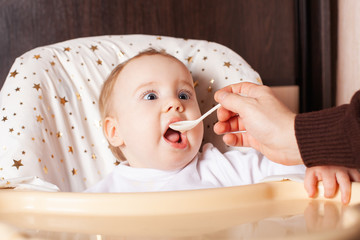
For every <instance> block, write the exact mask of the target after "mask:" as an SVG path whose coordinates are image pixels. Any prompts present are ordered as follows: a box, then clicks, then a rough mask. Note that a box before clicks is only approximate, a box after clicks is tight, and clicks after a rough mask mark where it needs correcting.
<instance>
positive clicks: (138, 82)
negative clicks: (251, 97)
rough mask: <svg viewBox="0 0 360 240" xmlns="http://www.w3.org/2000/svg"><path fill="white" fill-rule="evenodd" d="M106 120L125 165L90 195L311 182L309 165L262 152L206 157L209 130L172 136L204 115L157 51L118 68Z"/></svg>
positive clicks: (181, 76) (106, 97)
mask: <svg viewBox="0 0 360 240" xmlns="http://www.w3.org/2000/svg"><path fill="white" fill-rule="evenodd" d="M100 112H101V117H102V120H103V130H104V134H105V136H106V138H107V140H108V142H109V144H110V149H111V150H112V152H113V154H114V155H115V157H116V158H118V159H119V160H121V161H122V162H121V164H119V165H118V166H117V167H116V168H115V169H114V171H113V172H112V173H110V174H109V175H108V176H107V177H105V178H104V179H103V180H102V181H100V182H99V183H98V184H96V185H95V186H93V187H91V188H90V189H88V190H87V191H88V192H149V191H167V190H185V189H201V188H215V187H226V186H235V185H244V184H251V183H257V182H260V181H261V180H262V179H263V178H265V177H267V176H273V175H284V174H302V175H303V174H305V166H303V165H297V166H284V165H280V164H277V163H274V162H271V161H269V160H268V159H266V158H265V157H264V156H263V155H261V154H260V153H258V152H256V151H255V150H250V151H249V152H247V153H242V152H240V151H229V152H226V153H224V154H223V153H221V152H220V151H219V150H217V149H216V148H215V147H213V146H212V145H211V144H209V143H208V144H205V145H204V147H203V150H202V152H201V153H199V149H200V145H201V143H202V139H203V132H204V129H203V124H202V123H200V124H198V125H197V126H196V127H195V128H193V129H191V130H189V131H187V132H183V133H180V132H177V131H174V130H172V129H171V128H169V125H170V124H171V123H173V122H177V121H182V120H193V119H196V118H198V117H200V115H201V113H200V109H199V105H198V102H197V99H196V94H195V90H194V87H193V79H192V76H191V74H190V72H189V70H188V69H187V68H186V66H185V65H184V64H183V63H182V62H181V61H179V60H178V59H176V58H175V57H173V56H171V55H169V54H167V53H165V52H164V51H156V50H153V49H150V50H147V51H144V52H142V53H140V54H138V55H137V56H135V57H133V58H131V59H129V60H128V61H126V62H124V63H122V64H120V65H118V66H117V67H116V68H115V69H114V70H113V71H112V72H111V74H110V76H109V77H108V79H107V80H106V82H105V83H104V86H103V89H102V92H101V95H100ZM308 179H310V178H308ZM311 180H313V178H311ZM309 181H310V180H309ZM349 184H350V183H349ZM349 184H348V185H349ZM314 188H315V186H314ZM312 190H313V189H312ZM308 191H309V190H308Z"/></svg>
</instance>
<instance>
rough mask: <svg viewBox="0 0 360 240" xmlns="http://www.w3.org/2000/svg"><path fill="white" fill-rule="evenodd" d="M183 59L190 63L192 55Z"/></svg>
mask: <svg viewBox="0 0 360 240" xmlns="http://www.w3.org/2000/svg"><path fill="white" fill-rule="evenodd" d="M185 60H186V61H188V63H192V61H193V57H192V56H190V57H188V58H186V59H185Z"/></svg>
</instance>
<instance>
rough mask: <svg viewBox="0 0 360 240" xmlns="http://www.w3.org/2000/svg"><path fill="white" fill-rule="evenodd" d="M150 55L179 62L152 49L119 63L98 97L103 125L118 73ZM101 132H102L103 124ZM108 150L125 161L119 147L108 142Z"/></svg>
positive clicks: (163, 51)
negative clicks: (140, 58)
mask: <svg viewBox="0 0 360 240" xmlns="http://www.w3.org/2000/svg"><path fill="white" fill-rule="evenodd" d="M151 55H162V56H166V57H171V58H173V59H176V60H177V61H179V60H178V59H177V58H175V57H174V56H172V55H170V54H168V53H166V51H165V50H160V51H159V50H156V49H153V48H149V49H147V50H145V51H143V52H140V53H139V54H138V55H136V56H134V57H132V58H130V59H128V60H126V61H125V62H122V63H120V64H119V65H117V66H116V67H115V68H114V69H113V70H112V71H111V73H110V75H109V76H108V77H107V79H106V80H105V82H104V85H103V87H102V90H101V93H100V97H99V110H100V116H101V120H102V122H103V123H104V119H105V118H106V117H108V116H109V113H110V111H111V104H109V101H110V99H111V96H112V93H113V89H114V86H115V83H116V80H117V78H118V76H119V74H120V72H121V71H122V70H123V69H124V67H125V66H126V65H127V64H128V63H129V62H131V61H132V60H134V59H136V58H139V57H142V56H151ZM103 130H104V124H103ZM109 148H110V150H111V152H112V153H113V155H114V156H115V157H116V158H117V159H118V160H121V161H125V160H126V158H125V156H124V154H123V153H122V151H121V150H120V148H119V147H115V146H112V145H111V144H110V142H109Z"/></svg>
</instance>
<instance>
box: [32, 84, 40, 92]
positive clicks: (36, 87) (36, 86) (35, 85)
mask: <svg viewBox="0 0 360 240" xmlns="http://www.w3.org/2000/svg"><path fill="white" fill-rule="evenodd" d="M33 88H35V89H36V91H39V89H40V88H41V87H40V83H39V84H35V83H34V86H33Z"/></svg>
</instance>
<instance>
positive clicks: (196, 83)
mask: <svg viewBox="0 0 360 240" xmlns="http://www.w3.org/2000/svg"><path fill="white" fill-rule="evenodd" d="M193 85H194V88H195V87H197V86H198V85H199V81H198V80H196V81H195V82H194V83H193Z"/></svg>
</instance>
